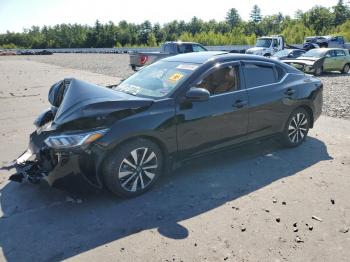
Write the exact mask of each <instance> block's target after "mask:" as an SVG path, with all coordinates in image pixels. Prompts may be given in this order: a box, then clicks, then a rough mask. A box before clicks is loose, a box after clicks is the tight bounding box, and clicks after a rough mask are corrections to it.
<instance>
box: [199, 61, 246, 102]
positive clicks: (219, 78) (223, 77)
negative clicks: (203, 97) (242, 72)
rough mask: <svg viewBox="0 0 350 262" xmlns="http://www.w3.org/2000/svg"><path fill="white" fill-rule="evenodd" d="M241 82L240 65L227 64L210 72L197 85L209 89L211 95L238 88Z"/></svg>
mask: <svg viewBox="0 0 350 262" xmlns="http://www.w3.org/2000/svg"><path fill="white" fill-rule="evenodd" d="M239 83H240V82H239V67H238V66H225V67H222V68H219V69H216V70H215V71H214V72H211V73H209V75H207V76H205V77H204V78H203V79H202V80H201V81H199V83H198V84H197V85H196V87H199V88H204V89H207V90H208V91H209V93H210V95H217V94H222V93H227V92H233V91H236V90H238V89H239V88H240V86H239Z"/></svg>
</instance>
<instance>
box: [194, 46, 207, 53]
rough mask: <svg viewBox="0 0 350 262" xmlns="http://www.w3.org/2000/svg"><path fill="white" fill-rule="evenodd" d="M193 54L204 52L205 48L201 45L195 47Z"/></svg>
mask: <svg viewBox="0 0 350 262" xmlns="http://www.w3.org/2000/svg"><path fill="white" fill-rule="evenodd" d="M192 48H193V52H203V51H206V50H205V49H204V48H203V47H201V46H200V45H193V46H192Z"/></svg>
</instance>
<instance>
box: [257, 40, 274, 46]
mask: <svg viewBox="0 0 350 262" xmlns="http://www.w3.org/2000/svg"><path fill="white" fill-rule="evenodd" d="M271 42H272V39H269V38H260V39H258V40H257V41H256V45H255V46H256V47H270V46H271Z"/></svg>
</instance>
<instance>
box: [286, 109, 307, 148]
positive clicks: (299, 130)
mask: <svg viewBox="0 0 350 262" xmlns="http://www.w3.org/2000/svg"><path fill="white" fill-rule="evenodd" d="M309 128H310V115H309V113H308V112H307V111H306V110H305V109H303V108H298V109H296V110H295V111H293V112H292V113H291V115H290V116H289V118H288V121H287V123H286V126H285V128H284V131H283V134H282V142H283V144H284V145H285V146H287V147H296V146H298V145H300V144H301V143H303V142H304V140H305V138H306V136H307V133H308V132H309Z"/></svg>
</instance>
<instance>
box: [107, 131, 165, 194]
mask: <svg viewBox="0 0 350 262" xmlns="http://www.w3.org/2000/svg"><path fill="white" fill-rule="evenodd" d="M162 167H163V156H162V152H161V150H160V149H159V147H158V146H157V145H156V144H155V143H153V142H152V141H150V140H147V139H142V138H139V139H135V140H132V141H130V142H127V143H125V144H123V145H121V146H120V147H118V148H117V149H116V150H115V151H113V152H111V154H110V155H109V156H108V158H107V159H106V161H105V166H104V172H103V176H104V179H105V184H106V186H107V188H108V189H109V190H110V191H112V192H113V193H115V194H117V195H118V196H121V197H133V196H137V195H140V194H142V193H144V192H146V191H147V190H149V189H150V188H151V187H152V186H153V185H154V184H155V182H156V181H157V179H158V178H159V176H160V175H161V171H162Z"/></svg>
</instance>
